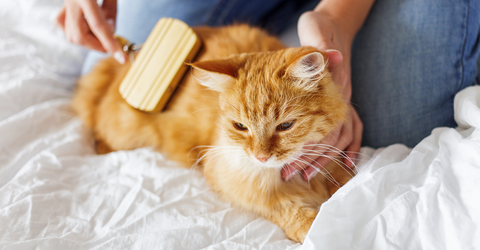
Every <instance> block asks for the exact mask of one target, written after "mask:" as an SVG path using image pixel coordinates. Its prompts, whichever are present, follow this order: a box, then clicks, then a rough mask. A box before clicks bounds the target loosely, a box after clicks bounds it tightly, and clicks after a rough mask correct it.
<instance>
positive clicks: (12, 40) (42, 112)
mask: <svg viewBox="0 0 480 250" xmlns="http://www.w3.org/2000/svg"><path fill="white" fill-rule="evenodd" d="M61 4H62V1H61V0H28V1H27V0H17V1H8V0H0V6H2V8H0V138H1V139H0V249H298V248H301V249H479V248H480V242H479V240H480V235H479V234H480V233H479V230H478V227H479V225H480V216H479V213H480V205H479V200H480V199H479V198H480V196H479V195H478V190H480V132H479V129H480V120H479V119H480V113H479V112H480V111H479V106H480V89H479V87H476V88H470V89H468V90H465V91H464V92H462V94H461V95H459V96H457V99H456V104H457V105H456V107H455V108H456V117H457V120H458V121H459V124H460V125H461V126H460V127H459V128H457V129H448V128H439V129H436V130H434V132H433V133H432V135H431V136H430V137H428V138H427V139H425V140H424V141H423V142H422V143H421V144H420V145H419V146H417V147H416V148H414V149H413V150H411V149H408V148H406V147H404V146H401V145H393V146H390V147H388V148H386V149H381V150H378V151H376V152H375V151H374V150H371V149H368V148H365V149H363V153H365V154H366V155H367V156H372V155H373V157H372V158H369V157H366V158H367V159H369V161H368V162H367V163H366V164H362V166H361V168H360V173H359V174H358V175H357V176H356V177H355V178H354V179H352V181H350V182H349V183H348V184H347V185H346V186H344V187H343V188H341V189H340V191H339V192H338V193H336V194H335V195H334V197H333V198H332V199H330V200H329V201H328V202H327V203H325V204H324V205H323V206H322V208H321V211H320V213H319V215H318V217H317V219H316V220H315V222H314V225H313V226H312V229H311V230H310V232H309V235H308V237H307V240H306V243H305V244H304V245H303V246H300V244H297V243H294V242H292V241H290V240H288V239H287V238H286V237H285V234H284V233H283V231H282V230H281V229H279V228H278V227H277V226H275V225H274V224H273V223H271V222H269V221H267V220H265V219H263V218H261V217H259V216H257V215H255V214H252V213H249V212H246V211H242V210H241V209H238V208H236V207H232V206H231V205H230V204H229V203H227V202H225V201H223V200H222V199H220V198H219V197H218V195H217V194H216V193H214V192H212V191H211V190H210V189H209V187H208V185H207V183H206V182H205V180H204V178H203V177H202V175H201V174H200V173H199V172H197V171H195V170H188V169H182V168H177V167H176V166H175V163H173V162H170V161H167V160H165V159H164V158H163V156H162V155H161V154H159V153H157V152H154V151H152V150H151V149H148V148H145V149H138V150H133V151H122V152H114V153H111V154H108V155H103V156H98V155H95V154H94V150H93V142H92V138H91V135H90V133H89V131H87V130H86V129H84V128H83V127H82V124H81V122H80V121H79V120H78V119H77V118H76V117H75V116H74V114H73V112H72V110H71V107H70V98H71V93H72V89H73V86H74V83H75V81H76V79H77V77H78V74H79V72H80V69H81V64H82V62H83V60H84V57H85V51H83V50H82V49H81V48H79V47H76V46H73V45H70V44H68V43H67V42H65V40H64V38H63V34H62V33H61V32H60V31H59V30H57V29H56V28H55V27H54V26H53V25H52V23H53V18H54V17H55V14H56V13H57V11H58V9H59V6H60V5H61Z"/></svg>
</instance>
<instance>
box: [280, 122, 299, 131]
mask: <svg viewBox="0 0 480 250" xmlns="http://www.w3.org/2000/svg"><path fill="white" fill-rule="evenodd" d="M293 124H295V121H289V122H284V123H281V124H280V125H278V126H277V131H285V130H289V129H291V128H292V127H293Z"/></svg>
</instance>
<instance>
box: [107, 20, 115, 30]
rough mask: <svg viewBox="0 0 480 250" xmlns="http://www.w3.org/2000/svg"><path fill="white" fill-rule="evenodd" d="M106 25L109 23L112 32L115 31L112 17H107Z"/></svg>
mask: <svg viewBox="0 0 480 250" xmlns="http://www.w3.org/2000/svg"><path fill="white" fill-rule="evenodd" d="M107 23H108V25H110V29H112V32H115V21H114V20H113V19H107Z"/></svg>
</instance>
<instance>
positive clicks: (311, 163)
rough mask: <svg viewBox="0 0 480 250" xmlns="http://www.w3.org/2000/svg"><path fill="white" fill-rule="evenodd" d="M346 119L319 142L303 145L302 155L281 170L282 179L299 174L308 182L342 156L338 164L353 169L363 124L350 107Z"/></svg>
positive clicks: (288, 178) (287, 179)
mask: <svg viewBox="0 0 480 250" xmlns="http://www.w3.org/2000/svg"><path fill="white" fill-rule="evenodd" d="M347 119H348V121H347V122H346V123H344V124H339V126H337V129H335V130H334V131H332V132H331V133H330V134H329V135H328V136H326V137H325V139H323V140H322V141H321V142H318V143H313V142H312V143H307V144H306V145H304V147H303V149H302V151H303V153H304V155H302V156H300V157H299V158H298V159H297V160H295V161H294V162H292V163H290V164H287V165H286V166H285V167H284V168H283V169H282V171H281V176H282V179H283V180H285V181H289V180H290V179H292V178H293V177H294V176H295V175H296V174H297V173H300V175H301V176H302V178H303V179H304V180H310V179H312V178H313V177H314V176H315V175H317V174H318V173H319V171H321V170H322V169H323V168H324V167H325V166H327V165H328V164H329V163H330V161H332V159H333V158H334V157H337V156H339V155H340V156H342V158H343V163H340V162H341V161H342V160H341V159H340V160H339V161H338V162H337V163H338V164H345V165H346V166H347V167H349V168H353V167H354V162H355V159H356V156H357V153H358V151H360V146H361V140H362V132H363V124H362V122H361V121H360V118H359V117H358V114H357V112H356V111H355V109H353V107H352V106H351V105H350V106H349V111H348V113H347Z"/></svg>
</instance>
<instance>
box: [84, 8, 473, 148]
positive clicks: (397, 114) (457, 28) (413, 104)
mask: <svg viewBox="0 0 480 250" xmlns="http://www.w3.org/2000/svg"><path fill="white" fill-rule="evenodd" d="M306 5H310V6H314V5H312V1H310V3H306ZM302 6H305V3H303V2H301V3H300V2H299V1H298V0H297V1H288V0H265V1H254V0H202V1H198V0H160V1H155V0H120V2H119V9H118V18H117V20H118V21H117V34H119V35H122V36H124V37H126V38H128V39H129V40H131V41H134V42H136V43H141V42H143V41H145V39H146V38H147V36H148V34H149V33H150V30H151V29H152V28H153V26H154V25H155V23H156V22H157V20H158V19H159V18H161V17H174V18H178V19H181V20H183V21H185V22H186V23H187V24H189V25H191V26H195V25H211V26H218V25H225V24H230V23H233V22H235V21H237V22H247V23H250V24H253V25H260V26H263V27H265V28H267V29H268V30H270V32H272V33H277V32H279V31H280V30H281V29H282V28H283V27H285V25H286V24H287V23H288V21H289V18H286V17H289V16H295V13H296V12H297V11H298V10H299V9H301V8H302ZM479 13H480V1H479V0H470V1H468V0H456V1H451V0H377V1H376V2H375V4H374V6H373V8H372V10H371V12H370V14H369V16H368V18H367V20H366V22H365V24H364V27H363V28H362V29H361V31H360V32H359V33H358V35H357V37H356V39H355V42H354V46H353V52H352V87H353V92H352V103H353V104H354V107H355V108H356V110H357V111H358V113H359V115H360V118H361V119H362V121H363V123H364V134H363V145H366V146H371V147H383V146H388V145H390V144H394V143H403V144H405V145H407V146H410V147H413V146H415V145H416V144H417V143H418V142H419V141H420V140H422V139H423V138H425V137H426V136H428V135H429V134H430V132H431V130H432V129H433V128H435V127H439V126H449V127H453V126H455V125H456V124H455V121H454V118H453V98H454V96H455V94H456V93H457V92H458V91H460V90H461V89H463V88H465V87H467V86H470V85H473V84H475V83H478V82H479V80H478V72H479V66H478V65H477V63H479V61H478V58H479V53H480V45H479V39H480V38H479V33H480V32H479V31H480V15H479ZM96 58H98V53H91V54H90V55H89V57H88V58H87V62H86V65H87V66H86V67H84V68H86V69H88V68H89V66H88V65H92V62H93V61H95V60H96Z"/></svg>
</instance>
